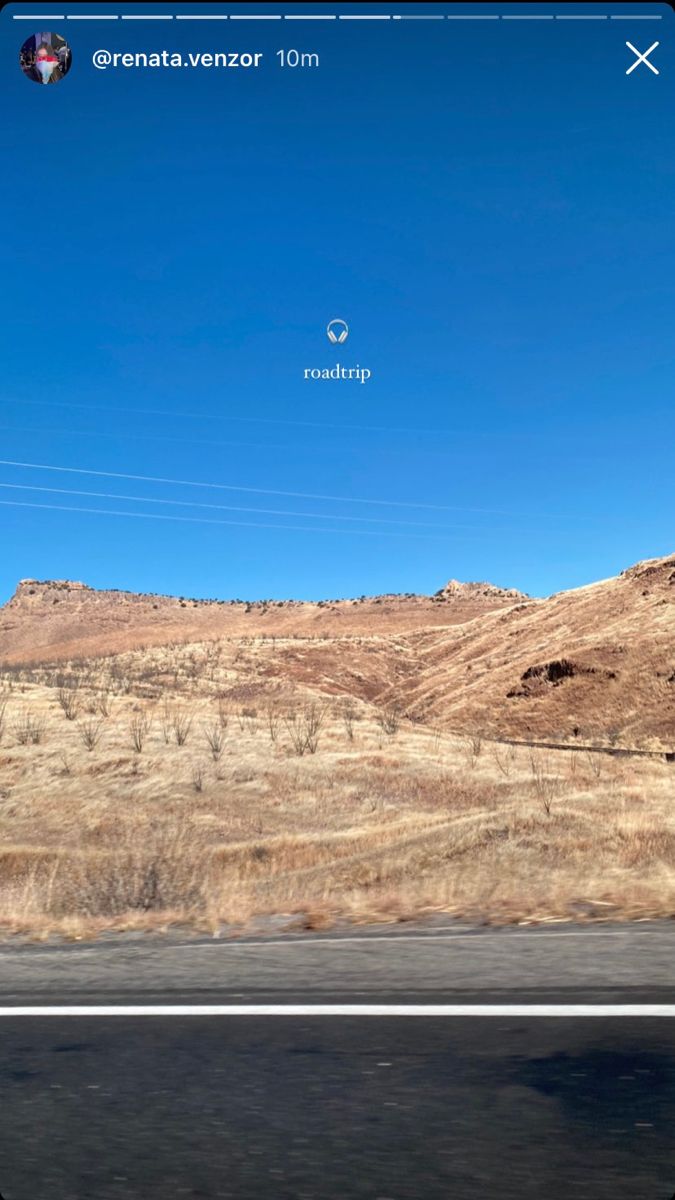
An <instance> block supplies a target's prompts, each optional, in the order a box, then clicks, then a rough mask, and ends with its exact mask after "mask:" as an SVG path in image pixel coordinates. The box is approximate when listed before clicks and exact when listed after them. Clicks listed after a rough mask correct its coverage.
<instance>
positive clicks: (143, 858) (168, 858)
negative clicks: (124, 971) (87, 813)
mask: <svg viewBox="0 0 675 1200" xmlns="http://www.w3.org/2000/svg"><path fill="white" fill-rule="evenodd" d="M207 871H208V867H207V862H206V859H205V854H204V850H203V847H202V846H201V845H200V844H199V842H198V841H197V840H196V838H195V835H194V832H193V831H192V830H191V829H190V827H189V826H188V825H187V824H186V823H185V822H180V823H178V824H169V825H167V824H166V823H165V822H162V823H160V822H157V823H155V822H145V821H143V822H141V821H139V822H137V823H136V822H134V823H133V824H132V825H130V826H127V827H125V828H124V829H123V831H122V832H121V836H120V838H119V839H115V842H114V844H113V845H112V846H111V847H110V850H109V851H108V852H106V853H104V854H95V855H94V854H87V853H85V854H81V855H78V856H77V857H76V858H74V859H70V860H68V859H63V860H62V861H61V863H60V864H59V866H58V869H57V871H56V872H55V877H54V879H53V880H52V881H51V884H50V887H49V898H48V904H49V910H50V911H51V912H52V913H53V914H54V915H55V916H59V917H64V916H71V915H73V914H77V916H78V917H85V918H86V917H90V918H91V917H93V918H96V917H105V918H111V917H116V916H120V915H122V914H124V913H132V912H161V911H162V910H176V909H183V910H188V911H193V912H197V911H200V910H201V909H202V908H203V904H204V894H205V893H204V881H205V879H206V876H207Z"/></svg>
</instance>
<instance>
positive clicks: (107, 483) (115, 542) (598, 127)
mask: <svg viewBox="0 0 675 1200" xmlns="http://www.w3.org/2000/svg"><path fill="white" fill-rule="evenodd" d="M106 7H107V8H108V11H117V12H122V11H130V10H126V9H124V8H123V7H120V6H101V11H104V9H105V8H106ZM235 7H236V6H233V5H231V6H229V9H228V10H227V11H233V10H234V9H235ZM239 7H240V10H241V11H244V7H242V6H239ZM289 8H290V6H282V9H281V10H282V11H289ZM615 8H616V6H615ZM431 9H432V6H429V10H430V11H431ZM504 9H505V6H504V5H502V6H499V9H498V10H499V11H504ZM174 10H175V6H171V5H169V6H167V11H174ZM18 11H20V9H19V8H18V7H17V6H13V7H11V6H10V7H9V8H7V7H6V8H5V9H4V10H3V13H2V15H1V16H0V37H1V50H2V70H1V71H0V105H1V107H2V111H4V112H11V113H12V119H11V122H9V123H7V124H6V125H5V127H4V129H3V132H2V134H1V138H2V141H1V143H0V145H1V149H0V153H1V155H2V160H3V179H4V181H5V182H4V185H3V192H2V196H1V197H0V215H1V217H2V229H3V233H4V235H5V236H4V237H3V239H2V246H1V247H0V274H1V277H2V280H3V287H2V292H1V295H0V329H1V338H2V350H1V361H2V382H1V385H0V446H1V447H2V450H1V453H0V457H1V458H2V459H3V460H10V461H12V462H20V463H31V464H41V465H42V466H45V467H46V466H50V467H59V468H68V470H59V471H56V470H43V469H38V467H37V466H35V467H19V466H9V465H0V483H2V484H5V485H7V484H11V485H14V486H13V487H0V501H12V502H13V503H12V504H11V505H8V504H5V503H3V504H0V539H1V540H0V545H1V546H2V554H1V555H0V600H4V599H5V598H6V597H7V596H9V594H11V592H12V591H13V589H14V586H15V584H16V581H17V580H18V579H19V578H21V577H25V576H36V577H39V578H51V577H56V578H75V579H81V580H83V581H85V582H87V583H90V584H92V585H94V586H99V587H120V588H129V589H133V590H140V591H159V592H162V591H166V592H172V593H177V594H183V595H195V596H223V597H246V598H253V597H268V596H276V597H287V596H297V597H308V598H309V597H312V598H320V597H326V596H343V595H360V594H362V593H373V592H381V591H434V590H436V588H438V587H440V586H441V585H442V584H443V583H444V582H445V581H446V580H447V579H448V578H450V577H456V578H460V579H489V580H491V581H493V582H496V583H499V584H503V585H507V586H517V587H521V588H523V589H524V590H526V591H529V592H531V593H534V594H546V593H549V592H551V591H555V590H559V589H562V588H565V587H573V586H577V585H579V584H582V583H585V582H589V581H591V580H593V579H595V578H602V577H604V576H607V575H611V574H614V573H616V572H617V571H619V570H621V569H622V568H623V567H625V566H628V565H629V564H631V563H632V562H634V561H636V560H637V559H639V558H643V557H649V556H653V555H659V554H665V553H668V552H669V551H671V550H672V549H673V538H672V531H673V483H672V479H673V472H672V446H673V442H674V440H675V439H674V435H675V418H674V416H673V401H672V396H673V377H674V368H675V334H674V333H673V329H674V328H675V326H674V323H673V310H674V300H675V225H674V223H673V217H672V214H673V212H674V211H675V153H674V151H675V125H674V124H673V121H672V113H673V111H675V56H674V55H673V49H672V46H673V41H672V39H673V14H672V13H670V10H669V9H667V8H666V7H665V6H663V7H659V6H658V5H655V6H654V8H653V9H652V11H653V12H655V13H658V12H661V13H663V14H664V16H663V20H662V21H661V22H652V23H649V22H635V23H631V22H626V21H623V22H618V21H617V22H610V21H606V22H605V21H603V22H579V23H573V22H565V23H563V22H557V21H556V22H528V23H525V22H522V23H521V22H505V21H498V22H481V23H477V22H476V23H470V22H453V23H451V22H447V23H443V24H442V25H440V23H432V22H429V23H424V22H419V23H417V22H416V23H413V22H410V23H404V22H388V23H387V24H386V25H385V24H384V23H380V22H378V23H372V24H370V25H369V24H368V23H366V22H363V23H361V22H349V23H348V22H330V23H328V22H325V23H317V24H316V26H315V27H313V28H308V27H307V26H302V28H299V27H298V28H296V27H294V28H292V29H289V26H288V25H284V26H283V28H281V27H280V26H279V24H278V23H272V22H259V23H253V22H251V23H245V22H242V23H241V24H240V25H239V24H238V25H235V24H234V23H229V22H219V23H214V24H213V25H212V24H208V23H206V22H200V23H196V22H195V23H189V22H180V23H179V22H175V21H173V22H171V23H170V25H169V23H166V24H162V26H161V27H160V25H159V22H156V23H142V22H128V23H122V22H115V23H113V22H108V23H105V24H104V23H100V24H95V23H89V24H88V23H85V22H77V23H76V22H67V21H66V22H57V23H56V24H55V28H56V29H57V30H58V31H60V32H62V33H63V34H64V35H65V36H67V37H68V40H69V42H70V45H71V47H72V50H73V66H72V70H71V72H70V74H69V76H68V77H67V78H66V79H65V80H64V81H62V82H61V83H59V84H58V85H56V86H52V87H41V86H38V85H36V84H33V83H31V82H29V81H27V80H25V79H24V78H23V76H22V75H21V72H20V71H19V69H18V66H17V65H16V57H17V53H18V46H19V44H20V42H21V40H23V37H25V36H27V35H28V33H29V32H32V27H30V28H29V27H28V25H27V24H26V23H25V22H19V21H12V20H11V14H12V12H18ZM40 11H41V12H44V13H48V12H49V11H50V6H49V5H47V6H44V5H43V6H42V8H41V9H40ZM54 11H64V10H63V9H60V10H54ZM66 11H67V9H66ZM92 11H95V6H94V7H92ZM364 11H365V10H364ZM400 11H405V6H404V7H403V8H400ZM438 11H446V10H445V9H442V10H438ZM486 11H487V10H486ZM494 11H497V9H495V10H494ZM542 11H547V10H545V9H542ZM548 11H554V10H553V9H550V10H548ZM586 11H591V10H586ZM595 11H597V12H604V11H609V10H606V9H604V8H602V7H600V6H598V7H597V8H596V10H595ZM612 11H614V10H612ZM41 25H44V22H41ZM66 26H67V29H66ZM656 38H658V39H659V40H660V41H661V43H662V44H661V46H660V47H659V49H658V51H657V52H656V53H655V54H654V61H655V62H656V63H657V65H659V66H661V68H662V69H661V74H660V75H659V76H658V78H657V77H655V76H653V75H652V74H651V72H649V71H648V70H646V69H645V68H644V67H640V68H639V69H638V70H636V71H635V72H633V73H632V74H631V75H630V76H629V77H626V75H625V70H626V67H627V66H628V65H629V64H630V62H631V61H632V56H631V55H630V52H629V51H628V50H627V48H626V46H625V42H626V40H627V39H628V40H632V41H633V42H634V43H635V44H636V45H637V46H639V47H640V48H642V49H645V48H646V47H647V45H649V44H650V43H651V42H652V41H653V40H655V39H656ZM291 45H294V46H297V47H298V48H299V49H301V50H312V51H316V52H317V53H319V55H320V59H321V65H320V67H319V68H318V69H306V70H296V71H292V70H289V69H287V70H285V71H282V70H280V69H279V68H278V67H277V66H276V65H275V61H276V60H275V58H274V52H275V50H277V49H278V48H279V47H280V46H286V47H288V46H291ZM99 47H107V48H110V49H111V50H137V49H138V50H141V49H145V50H148V51H151V50H153V49H162V48H167V49H169V50H181V51H182V52H183V53H185V54H186V53H187V52H188V51H199V50H205V51H208V50H217V49H232V50H240V51H241V50H250V51H262V52H264V54H265V66H264V68H262V69H259V70H258V71H257V72H256V71H253V70H250V71H248V72H244V71H240V72H234V71H233V72H230V73H228V72H226V71H215V70H213V71H208V70H175V71H171V70H163V71H161V70H156V71H150V70H147V71H134V70H126V71H125V70H117V71H115V70H109V71H96V70H95V69H94V68H93V67H92V65H91V54H92V52H93V50H95V49H97V48H99ZM333 316H341V317H345V318H346V319H347V320H348V321H349V324H350V328H351V334H350V338H349V341H348V343H347V344H346V346H344V347H340V348H335V347H331V346H330V345H329V344H328V342H327V340H326V338H325V335H324V327H325V324H326V321H327V320H328V319H329V318H331V317H333ZM337 361H340V362H341V363H343V364H344V365H346V366H353V365H355V364H356V363H357V362H358V363H360V364H361V365H362V366H366V367H368V368H369V369H370V370H371V371H372V379H371V380H370V382H369V383H368V384H366V385H360V384H358V383H355V382H352V381H344V382H332V381H331V382H324V381H317V382H310V381H305V380H304V379H303V370H304V368H305V367H315V366H317V367H330V366H332V365H334V364H335V363H336V362H337ZM79 472H92V473H91V474H82V473H79ZM93 472H98V473H99V474H94V473H93ZM128 476H137V477H138V476H140V477H143V478H136V479H133V478H126V477H128ZM160 480H161V481H163V482H158V481H160ZM178 481H183V482H178ZM204 484H211V485H218V486H213V487H204V486H196V485H204ZM17 485H21V486H20V487H19V486H17ZM28 488H34V489H38V488H40V489H45V488H50V489H61V490H60V491H54V490H52V491H38V490H34V491H30V490H27V489H28ZM75 492H76V493H85V492H88V493H95V495H88V496H85V495H82V494H79V495H74V494H72V493H75ZM119 497H123V499H120V498H119ZM160 500H161V501H162V502H163V503H161V504H160V503H154V502H155V501H160ZM166 501H171V503H164V502H166ZM176 502H180V503H176ZM26 504H31V505H45V506H48V507H22V506H23V505H26ZM53 506H61V507H60V508H59V507H53ZM199 506H202V507H199ZM204 506H212V507H204ZM213 506H219V507H213ZM73 509H97V510H104V513H105V514H107V515H104V513H102V512H83V511H79V512H78V511H71V510H73ZM253 510H256V511H253ZM117 512H124V513H136V514H152V516H134V517H131V516H129V517H127V516H118V515H114V514H115V513H117ZM177 517H180V518H183V519H182V520H175V519H166V518H177ZM157 518H161V519H157Z"/></svg>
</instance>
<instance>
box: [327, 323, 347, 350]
mask: <svg viewBox="0 0 675 1200" xmlns="http://www.w3.org/2000/svg"><path fill="white" fill-rule="evenodd" d="M326 333H327V334H328V341H329V342H338V343H339V344H340V345H341V344H342V342H346V341H347V338H348V337H349V326H348V324H347V322H346V321H343V320H342V318H341V317H334V318H333V320H332V321H329V322H328V325H327V326H326Z"/></svg>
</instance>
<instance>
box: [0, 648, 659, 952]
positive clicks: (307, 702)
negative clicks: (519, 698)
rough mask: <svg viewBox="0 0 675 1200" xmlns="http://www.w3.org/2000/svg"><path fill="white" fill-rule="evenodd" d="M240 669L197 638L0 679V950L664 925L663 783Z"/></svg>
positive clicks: (604, 760) (648, 769)
mask: <svg viewBox="0 0 675 1200" xmlns="http://www.w3.org/2000/svg"><path fill="white" fill-rule="evenodd" d="M251 653H252V651H251V649H250V648H249V647H248V646H247V645H245V644H244V645H242V644H241V643H239V644H237V643H228V642H225V641H223V642H218V643H213V642H211V643H200V644H193V645H190V646H181V647H164V648H155V649H152V650H151V651H136V652H130V653H127V654H124V655H120V656H117V657H113V658H108V659H105V660H94V661H91V662H80V663H71V664H68V665H67V666H66V667H65V668H64V667H63V666H61V667H60V669H59V674H58V677H57V676H56V674H55V673H54V672H50V671H49V670H48V669H40V668H31V669H30V670H28V669H25V670H23V671H22V672H14V673H13V674H12V676H11V678H10V677H9V676H6V677H5V685H4V686H5V690H4V692H2V693H1V694H0V711H1V712H2V714H3V716H4V721H3V723H2V727H1V729H0V733H1V735H2V736H1V740H0V926H1V927H2V928H3V929H4V930H5V931H7V932H21V933H25V934H28V935H31V936H37V937H41V936H46V935H48V934H49V933H62V934H65V935H68V936H91V935H93V934H95V933H97V932H98V931H100V930H103V929H128V928H147V929H157V928H162V927H166V926H168V925H170V924H175V923H184V924H189V925H191V926H192V927H194V928H200V929H211V930H215V929H218V928H219V927H221V926H223V925H230V926H232V925H234V926H239V925H243V924H245V923H246V922H247V921H248V920H249V919H250V918H251V917H253V916H255V915H257V914H279V913H287V914H290V915H292V914H295V915H296V916H297V917H298V919H301V920H302V921H303V922H304V923H305V924H307V925H321V924H326V923H330V922H331V921H333V920H336V919H338V918H347V919H350V920H353V921H369V920H376V919H377V920H405V919H411V918H415V917H418V916H420V915H422V914H425V913H431V912H439V911H442V912H447V913H450V914H453V915H456V916H461V917H464V918H469V919H475V920H480V921H491V922H509V921H525V920H540V921H542V920H554V919H587V918H589V917H596V918H597V917H599V916H607V915H610V916H612V917H613V918H627V919H628V918H637V917H647V916H649V917H652V916H653V917H656V916H672V915H673V914H674V913H675V818H674V816H673V808H672V787H673V778H674V777H675V767H673V765H672V764H668V763H666V762H662V761H659V760H657V759H654V760H649V759H644V760H638V759H614V758H611V757H608V756H605V755H600V754H594V753H590V754H588V753H576V752H574V751H569V752H566V751H555V750H551V751H545V752H544V751H537V750H532V749H530V748H528V747H513V746H506V745H502V744H498V743H495V742H491V741H490V740H489V739H488V738H486V737H485V736H483V735H482V734H481V733H480V732H478V731H477V732H476V733H475V735H473V736H469V737H467V736H466V735H464V736H462V737H456V736H453V735H452V734H449V733H446V732H442V731H440V730H438V729H430V728H427V727H425V726H423V725H415V724H411V723H410V722H409V721H407V720H406V719H405V718H404V717H403V716H402V715H401V714H400V712H399V711H398V710H394V709H393V708H391V707H389V708H386V707H384V706H382V707H378V706H377V705H375V704H371V703H367V702H366V701H363V700H351V699H345V698H344V697H336V696H334V695H333V696H331V695H329V694H328V692H327V691H324V692H323V693H319V692H318V691H316V690H315V691H310V690H308V689H307V688H304V689H303V687H302V685H297V684H296V685H295V686H294V688H293V689H292V690H290V685H289V687H288V688H287V689H284V687H283V686H282V685H280V683H279V681H278V678H277V679H275V680H274V681H273V682H272V683H270V682H269V681H267V685H266V686H265V681H264V680H263V681H262V682H261V681H259V680H258V681H257V683H256V686H255V687H254V686H253V685H247V684H246V683H244V682H242V680H245V679H246V678H249V679H250V678H251V677H252V676H251V675H250V674H249V675H247V669H246V663H247V657H248V656H249V655H251ZM242 660H243V665H242ZM68 688H71V689H72V690H73V694H74V699H73V703H72V704H71V703H70V698H69V694H68V693H67V689H68ZM247 689H248V690H247ZM289 919H290V918H289Z"/></svg>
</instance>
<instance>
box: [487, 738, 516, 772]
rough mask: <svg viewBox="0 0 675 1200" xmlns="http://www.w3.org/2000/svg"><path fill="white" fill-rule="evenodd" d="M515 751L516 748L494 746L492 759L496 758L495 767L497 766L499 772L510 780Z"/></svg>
mask: <svg viewBox="0 0 675 1200" xmlns="http://www.w3.org/2000/svg"><path fill="white" fill-rule="evenodd" d="M514 750H515V746H510V747H508V748H505V747H502V746H497V745H494V746H493V747H492V757H493V758H494V761H495V766H496V768H497V770H498V771H499V772H500V773H501V774H502V775H503V776H504V778H505V779H508V778H509V775H510V774H511V768H512V766H513V758H514V755H513V751H514Z"/></svg>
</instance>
